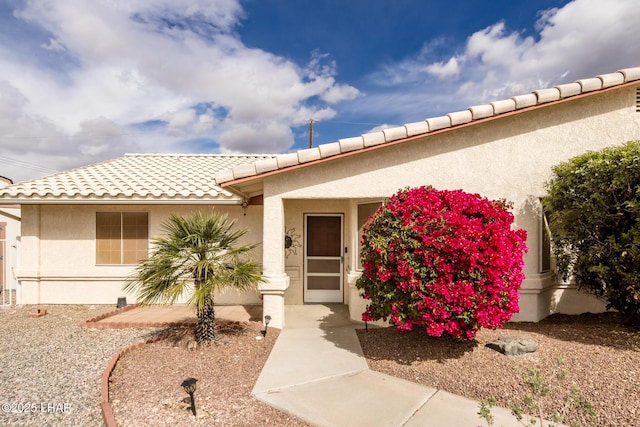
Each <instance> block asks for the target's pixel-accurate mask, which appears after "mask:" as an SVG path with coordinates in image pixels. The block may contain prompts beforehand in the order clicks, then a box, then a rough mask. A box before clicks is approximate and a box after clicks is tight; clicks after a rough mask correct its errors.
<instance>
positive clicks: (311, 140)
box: [309, 119, 313, 148]
mask: <svg viewBox="0 0 640 427" xmlns="http://www.w3.org/2000/svg"><path fill="white" fill-rule="evenodd" d="M312 147H313V119H309V148H312Z"/></svg>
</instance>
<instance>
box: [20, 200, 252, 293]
mask: <svg viewBox="0 0 640 427" xmlns="http://www.w3.org/2000/svg"><path fill="white" fill-rule="evenodd" d="M211 208H212V206H180V205H23V208H22V210H23V212H22V213H23V217H24V221H23V223H22V247H21V249H22V250H21V264H20V266H19V268H18V269H17V271H16V273H17V276H18V280H19V281H20V287H21V296H22V300H21V303H22V304H114V305H115V304H116V302H117V298H118V297H121V296H126V297H127V302H129V303H133V302H135V301H136V298H135V295H131V294H126V293H125V292H124V291H123V290H122V287H123V284H124V283H125V281H126V279H127V278H128V277H130V276H131V274H132V273H133V272H134V268H135V266H131V265H96V240H95V239H96V212H131V211H142V212H148V222H149V239H150V240H152V239H154V238H158V237H162V235H163V234H162V231H161V223H162V222H163V221H165V220H166V219H167V218H168V217H169V215H170V214H172V213H175V214H178V215H185V214H189V213H190V212H193V211H195V210H198V209H203V210H208V209H211ZM214 209H215V210H216V211H218V212H223V213H227V214H228V215H229V218H236V219H237V223H236V227H237V228H249V232H248V233H247V234H246V235H245V236H244V237H243V240H242V241H243V242H246V243H259V242H260V241H261V239H262V234H263V233H262V207H261V206H250V207H249V209H247V210H246V216H245V215H243V210H242V208H241V207H239V206H215V207H214ZM261 253H262V251H261V249H260V247H258V248H257V249H256V250H255V251H254V254H253V255H254V257H255V260H256V261H257V262H261ZM180 302H184V299H183V300H181V301H180ZM259 302H260V299H259V294H258V292H257V291H246V292H235V291H227V292H224V293H222V294H220V295H217V296H216V303H219V304H225V303H239V304H256V303H259Z"/></svg>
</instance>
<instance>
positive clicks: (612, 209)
mask: <svg viewBox="0 0 640 427" xmlns="http://www.w3.org/2000/svg"><path fill="white" fill-rule="evenodd" d="M553 173H554V175H553V176H552V178H551V179H550V180H549V181H548V182H547V190H548V195H547V196H546V197H544V198H543V200H542V203H543V206H544V209H545V211H546V212H547V214H548V220H549V228H550V231H551V235H552V238H553V245H554V255H555V257H556V260H557V267H558V270H559V272H560V273H561V274H562V275H563V276H564V278H565V279H566V278H568V277H571V276H572V277H573V279H574V280H575V282H576V284H577V285H578V286H579V287H581V288H586V289H588V290H590V291H591V292H593V293H594V294H595V295H596V296H598V297H600V298H602V299H603V300H604V301H606V302H607V306H608V308H613V309H615V310H618V311H620V312H621V313H623V314H624V315H626V316H628V320H629V321H630V322H633V323H638V322H640V141H634V142H628V143H626V144H624V145H622V146H619V147H612V148H606V149H603V150H601V151H598V152H588V153H586V154H583V155H581V156H578V157H575V158H573V159H571V160H569V161H567V162H564V163H561V164H559V165H557V166H555V167H554V168H553Z"/></svg>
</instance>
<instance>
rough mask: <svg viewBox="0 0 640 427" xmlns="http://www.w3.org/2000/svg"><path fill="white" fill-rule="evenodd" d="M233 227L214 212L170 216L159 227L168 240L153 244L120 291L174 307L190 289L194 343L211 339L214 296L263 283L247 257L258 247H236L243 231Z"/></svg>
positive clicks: (214, 330)
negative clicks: (230, 289) (147, 254)
mask: <svg viewBox="0 0 640 427" xmlns="http://www.w3.org/2000/svg"><path fill="white" fill-rule="evenodd" d="M234 224H235V221H227V216H226V215H220V214H217V213H215V212H210V213H203V212H201V211H198V212H195V213H194V214H192V215H190V216H186V217H182V216H178V215H175V214H172V215H171V217H170V218H169V219H168V220H166V221H165V222H164V223H163V224H162V226H161V227H162V229H163V231H164V232H165V233H166V237H163V238H158V239H154V240H153V241H152V243H153V246H154V248H153V251H152V254H151V256H150V257H149V259H147V260H144V261H142V262H141V263H140V264H139V265H138V266H137V267H136V271H135V275H134V276H133V277H132V279H131V280H130V281H129V282H128V283H127V284H126V285H125V287H124V289H125V290H127V291H135V292H136V293H137V296H138V301H139V302H140V303H141V304H157V303H163V304H173V303H175V302H176V300H177V299H178V298H179V297H180V296H181V295H183V294H185V293H186V292H190V291H192V293H191V296H190V297H189V299H188V300H187V304H188V305H189V306H190V307H192V308H194V309H195V311H196V314H197V317H198V322H197V326H196V330H195V336H196V341H197V342H198V343H199V344H204V343H211V342H213V341H215V340H216V339H217V334H216V324H215V309H214V292H215V291H218V290H222V289H225V288H235V289H248V288H251V287H253V286H255V285H256V284H257V283H258V282H260V281H261V280H262V275H261V273H260V266H259V265H258V264H256V263H255V262H253V261H251V260H250V259H249V258H248V252H249V251H251V250H252V249H253V248H254V247H255V246H256V245H254V244H245V245H238V240H239V239H240V238H241V237H242V236H243V235H244V234H246V232H247V230H236V231H233V230H232V228H233V226H234Z"/></svg>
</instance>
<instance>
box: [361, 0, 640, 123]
mask: <svg viewBox="0 0 640 427" xmlns="http://www.w3.org/2000/svg"><path fill="white" fill-rule="evenodd" d="M638 22H640V8H639V7H638V3H637V1H636V0H609V1H607V2H602V1H598V0H574V1H572V2H570V3H567V4H566V5H565V6H564V7H561V8H554V9H549V10H543V11H540V14H539V17H538V21H537V22H536V25H535V30H536V31H537V33H536V34H535V35H529V34H527V33H524V32H522V31H514V30H510V29H509V22H508V21H500V22H496V23H495V24H493V25H490V26H488V27H487V28H484V29H482V30H480V31H477V32H475V33H473V34H470V35H469V36H468V38H467V40H466V43H465V44H464V47H463V48H462V49H461V50H459V51H455V52H449V54H447V55H446V56H445V57H443V58H441V59H437V60H434V55H435V53H434V52H435V51H436V50H438V49H439V48H440V47H441V46H442V39H441V38H439V39H436V40H434V41H431V42H425V46H424V48H423V49H422V50H421V51H420V52H417V53H416V54H415V55H414V56H413V57H408V58H404V59H403V60H402V61H400V62H398V63H395V64H388V63H387V64H385V65H384V66H382V67H380V68H379V69H378V70H376V71H374V72H373V73H372V74H371V75H370V79H371V81H373V82H374V83H375V84H376V85H377V86H378V87H379V88H380V90H379V91H377V92H375V91H372V90H367V98H366V99H365V100H364V101H363V102H362V103H361V104H359V105H358V107H359V108H362V109H364V110H365V111H369V112H374V111H376V110H381V109H385V108H388V106H389V105H394V106H396V109H395V113H396V115H397V116H401V117H404V118H405V119H408V120H412V119H419V118H422V117H431V116H433V115H439V114H445V113H447V112H450V111H457V110H459V109H461V108H466V107H468V106H470V105H474V104H477V103H480V102H488V101H491V100H496V99H501V98H505V97H509V96H513V95H515V94H522V93H527V92H530V91H531V90H535V89H539V88H544V87H549V86H552V85H556V84H560V83H565V82H570V81H575V80H577V79H580V78H586V77H593V76H595V75H598V74H601V73H608V72H613V71H616V70H618V69H620V68H626V67H634V66H638V65H640V44H638V43H637V42H636V37H634V34H636V32H637V25H638ZM436 48H438V49H436ZM436 58H437V57H436ZM390 87H395V88H396V90H395V91H394V92H393V93H391V94H390V93H389V88H390Z"/></svg>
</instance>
